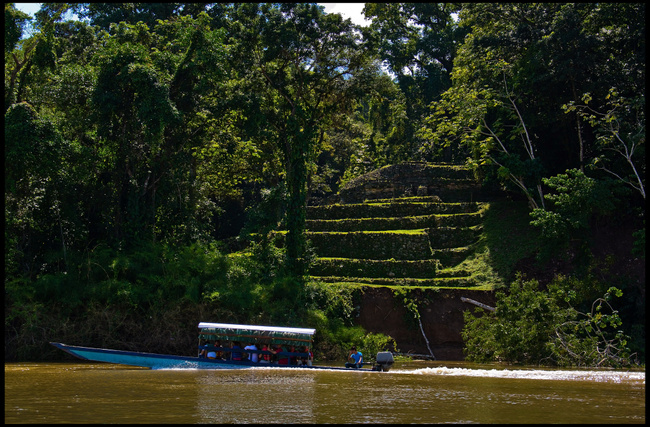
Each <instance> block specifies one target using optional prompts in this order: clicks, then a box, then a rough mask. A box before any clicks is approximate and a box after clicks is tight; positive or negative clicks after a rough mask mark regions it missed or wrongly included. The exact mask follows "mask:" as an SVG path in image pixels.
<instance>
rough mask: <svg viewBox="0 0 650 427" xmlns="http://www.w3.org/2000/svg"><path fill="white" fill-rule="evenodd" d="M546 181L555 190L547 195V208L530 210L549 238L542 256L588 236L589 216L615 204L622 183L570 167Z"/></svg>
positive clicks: (536, 223) (543, 234) (611, 209)
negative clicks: (598, 178) (602, 178)
mask: <svg viewBox="0 0 650 427" xmlns="http://www.w3.org/2000/svg"><path fill="white" fill-rule="evenodd" d="M542 181H543V182H544V184H545V185H547V186H549V187H551V188H552V189H553V190H555V193H548V194H545V195H544V198H545V199H546V200H547V201H548V202H549V203H548V206H547V208H546V209H542V208H537V209H533V211H532V212H531V213H530V215H531V217H532V218H533V220H532V221H531V224H532V225H534V226H537V227H539V228H540V229H541V232H542V237H543V240H544V242H545V246H544V248H543V250H542V251H541V254H542V256H544V255H549V253H550V252H556V251H557V250H558V249H563V248H567V247H568V245H569V242H570V241H571V240H572V239H581V240H583V239H586V237H587V233H588V232H589V230H590V228H589V220H590V219H591V218H592V217H593V216H594V215H604V214H607V213H609V212H612V211H613V210H614V208H615V203H616V198H615V196H614V194H615V192H616V191H615V190H616V189H617V188H616V187H618V186H617V184H616V183H615V182H613V181H612V180H609V179H607V180H596V179H594V178H591V177H588V176H586V175H585V174H584V173H583V172H582V171H580V170H578V169H569V170H567V171H566V173H565V174H558V175H556V176H553V177H550V178H543V179H542Z"/></svg>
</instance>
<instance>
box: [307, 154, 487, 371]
mask: <svg viewBox="0 0 650 427" xmlns="http://www.w3.org/2000/svg"><path fill="white" fill-rule="evenodd" d="M492 196H493V194H489V193H488V192H486V191H484V190H482V189H481V187H480V185H479V184H478V183H477V182H476V181H475V180H474V179H473V178H472V176H471V172H470V171H469V170H468V169H466V168H464V167H462V166H456V165H446V164H426V163H402V164H398V165H393V166H386V167H384V168H381V169H378V170H375V171H373V172H371V173H369V174H366V175H363V176H361V177H358V178H356V179H354V180H352V181H350V182H348V183H347V184H346V185H345V186H344V187H343V188H342V189H341V190H340V191H339V193H338V195H337V196H336V197H335V200H334V202H332V203H329V204H324V205H320V206H309V207H308V209H307V230H308V233H307V234H308V238H309V239H310V241H311V244H312V247H313V249H314V251H315V253H316V256H317V257H316V260H315V262H314V263H313V264H312V266H311V269H310V275H311V277H312V279H314V280H320V281H322V282H327V283H332V284H339V285H343V286H345V285H351V286H352V285H353V286H361V288H362V289H363V292H362V296H361V303H360V307H359V314H358V317H359V319H358V322H359V324H360V325H361V326H363V327H364V328H365V329H366V330H367V331H370V332H375V333H383V334H386V335H390V336H391V337H393V338H394V339H396V341H397V344H398V347H399V349H400V350H401V351H402V352H405V353H415V354H425V355H428V354H431V356H433V357H435V358H437V359H441V360H461V359H463V354H462V347H463V342H462V338H461V335H460V332H461V330H462V327H463V322H464V321H463V315H462V313H463V311H464V310H468V309H473V307H472V306H471V305H470V304H467V303H466V302H463V300H461V298H471V299H474V300H478V301H481V302H482V303H486V304H493V303H494V294H493V292H492V291H491V290H486V288H485V287H481V285H482V284H481V283H477V280H476V279H475V278H473V277H472V276H471V275H470V273H469V272H468V271H466V270H465V269H464V268H463V267H462V262H463V260H465V259H466V258H467V257H468V256H470V255H471V254H472V253H473V250H474V246H475V245H476V243H477V241H478V239H479V238H480V236H481V233H482V231H483V224H482V221H483V217H484V213H485V212H486V209H487V208H488V207H489V203H488V201H489V200H490V199H491V197H492ZM395 289H408V290H409V291H410V292H412V294H411V295H412V297H413V298H414V299H415V300H418V301H419V302H418V306H419V307H418V310H419V319H418V322H419V325H417V324H415V323H414V322H413V317H412V315H411V314H409V313H408V310H407V309H406V308H405V306H404V303H403V301H400V299H401V298H399V297H396V295H395V293H394V291H395ZM409 317H410V320H409ZM418 326H419V327H418Z"/></svg>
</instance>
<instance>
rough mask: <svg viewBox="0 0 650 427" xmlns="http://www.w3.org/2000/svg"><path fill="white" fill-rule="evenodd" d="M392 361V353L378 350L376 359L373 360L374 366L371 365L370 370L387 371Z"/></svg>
mask: <svg viewBox="0 0 650 427" xmlns="http://www.w3.org/2000/svg"><path fill="white" fill-rule="evenodd" d="M393 363H394V360H393V353H391V352H390V351H380V352H379V353H377V360H376V361H375V366H373V367H372V370H373V371H380V372H381V371H383V372H388V370H389V369H390V367H391V366H393Z"/></svg>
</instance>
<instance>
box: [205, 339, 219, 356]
mask: <svg viewBox="0 0 650 427" xmlns="http://www.w3.org/2000/svg"><path fill="white" fill-rule="evenodd" d="M214 346H215V347H221V343H220V342H219V340H217V341H215V342H214ZM216 358H217V352H216V350H215V349H210V350H209V351H208V359H216Z"/></svg>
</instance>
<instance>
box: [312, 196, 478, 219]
mask: <svg viewBox="0 0 650 427" xmlns="http://www.w3.org/2000/svg"><path fill="white" fill-rule="evenodd" d="M481 208H482V204H479V203H440V202H428V201H423V202H414V201H405V199H394V200H389V201H386V199H381V201H374V202H367V203H354V204H333V205H321V206H308V207H307V219H308V220H317V219H321V220H336V219H353V218H395V217H408V216H422V215H442V214H446V215H451V214H461V213H475V212H478V211H480V209H481Z"/></svg>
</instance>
